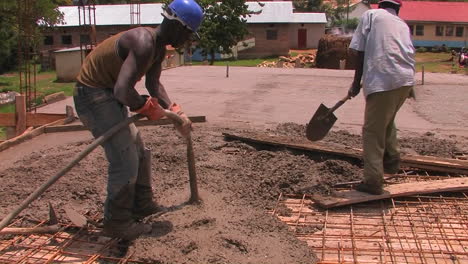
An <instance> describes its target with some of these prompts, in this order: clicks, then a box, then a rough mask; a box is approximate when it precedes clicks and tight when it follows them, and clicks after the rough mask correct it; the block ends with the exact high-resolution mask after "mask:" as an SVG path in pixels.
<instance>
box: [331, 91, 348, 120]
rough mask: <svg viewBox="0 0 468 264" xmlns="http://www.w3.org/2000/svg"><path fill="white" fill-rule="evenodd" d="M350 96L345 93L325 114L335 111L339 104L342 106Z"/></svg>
mask: <svg viewBox="0 0 468 264" xmlns="http://www.w3.org/2000/svg"><path fill="white" fill-rule="evenodd" d="M350 98H351V96H349V95H346V96H345V97H343V99H341V100H340V101H338V103H336V104H335V105H334V106H333V107H332V108H330V110H328V113H327V116H328V115H329V114H331V113H333V112H335V110H336V109H338V108H339V107H340V106H342V105H343V104H344V103H345V102H346V101H348V100H349V99H350Z"/></svg>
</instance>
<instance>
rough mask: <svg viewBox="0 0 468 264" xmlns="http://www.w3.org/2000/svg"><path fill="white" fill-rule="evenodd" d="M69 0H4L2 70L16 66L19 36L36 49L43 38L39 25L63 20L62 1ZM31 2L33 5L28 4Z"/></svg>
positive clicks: (0, 8)
mask: <svg viewBox="0 0 468 264" xmlns="http://www.w3.org/2000/svg"><path fill="white" fill-rule="evenodd" d="M67 2H68V0H52V1H51V0H35V1H26V0H17V1H11V0H0V26H1V28H0V38H1V39H2V41H1V42H0V43H1V44H0V49H1V51H0V73H3V72H5V71H6V70H11V69H13V68H14V67H15V66H16V61H17V60H16V56H17V54H16V49H17V47H18V38H19V37H21V39H22V40H23V44H24V48H28V49H33V50H34V48H35V46H36V45H37V43H38V42H39V41H40V40H41V39H42V35H41V33H40V30H39V27H47V26H52V25H55V24H58V23H61V21H62V19H63V15H62V14H61V13H60V12H59V10H58V5H59V4H63V3H67ZM28 5H29V6H28Z"/></svg>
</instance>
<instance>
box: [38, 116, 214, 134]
mask: <svg viewBox="0 0 468 264" xmlns="http://www.w3.org/2000/svg"><path fill="white" fill-rule="evenodd" d="M189 119H190V121H192V123H203V122H206V117H205V116H190V117H189ZM169 124H172V121H171V120H169V119H159V120H156V121H151V120H139V121H137V122H135V125H136V126H138V127H139V126H160V125H169ZM86 129H87V128H86V127H85V126H83V125H82V124H75V125H61V126H47V127H46V128H45V133H55V132H72V131H81V130H86Z"/></svg>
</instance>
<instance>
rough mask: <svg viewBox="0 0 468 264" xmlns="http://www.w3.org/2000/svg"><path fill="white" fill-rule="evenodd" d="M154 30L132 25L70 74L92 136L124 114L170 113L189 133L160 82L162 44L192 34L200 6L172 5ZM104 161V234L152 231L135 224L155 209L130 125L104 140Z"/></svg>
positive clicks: (146, 156) (182, 0) (188, 1)
mask: <svg viewBox="0 0 468 264" xmlns="http://www.w3.org/2000/svg"><path fill="white" fill-rule="evenodd" d="M163 16H164V19H163V21H162V23H161V25H160V26H159V27H157V28H156V29H154V28H149V27H138V28H134V29H130V30H128V31H125V32H121V33H119V34H117V35H114V36H112V37H110V38H108V39H106V40H104V41H103V42H102V43H100V44H99V45H98V46H97V47H96V48H95V49H94V50H93V51H92V52H91V53H90V54H89V55H88V56H87V57H86V59H85V61H84V62H83V65H82V67H81V70H80V73H79V75H78V76H77V84H76V92H75V96H74V101H75V108H76V111H77V113H78V115H79V117H80V119H81V121H82V122H83V124H85V125H86V126H87V128H88V129H89V130H90V131H91V132H92V134H93V136H94V137H95V138H97V137H99V136H100V135H102V134H103V133H104V132H106V131H107V130H109V129H110V128H111V127H113V126H114V125H116V124H118V123H120V122H122V121H124V120H125V119H126V118H127V117H128V114H129V113H128V109H130V111H132V112H135V113H139V114H142V115H144V116H146V117H147V118H148V119H150V120H157V119H159V118H161V117H163V116H164V109H169V110H171V111H174V112H175V113H177V114H178V115H179V116H180V117H182V119H183V120H184V123H183V124H182V125H177V126H176V129H177V130H178V132H179V133H180V134H182V135H186V134H187V133H190V129H191V122H190V120H189V119H188V118H187V116H186V115H185V114H184V113H183V112H182V110H181V107H180V106H179V105H178V104H176V103H175V102H173V101H171V100H170V99H169V96H168V94H167V92H166V90H165V89H164V86H163V85H162V84H161V83H160V81H159V79H160V76H161V70H162V68H161V67H162V66H161V63H162V62H163V60H164V57H165V54H166V45H172V46H173V47H175V48H177V47H181V46H183V45H184V44H185V43H186V42H187V41H189V40H190V38H191V35H192V34H196V31H197V30H198V28H199V26H200V24H201V22H202V20H203V11H202V8H201V7H200V6H199V5H198V4H197V3H196V2H195V1H194V0H174V1H173V2H171V3H170V4H169V5H168V6H167V8H166V9H165V10H164V13H163ZM143 76H145V78H146V80H145V86H146V89H147V90H148V93H149V96H147V95H143V96H142V95H140V94H139V93H138V92H137V91H136V90H135V84H136V83H137V82H138V81H139V80H140V79H141V78H142V77H143ZM103 147H104V150H105V154H106V158H107V160H108V162H109V168H108V183H107V198H106V201H105V205H104V232H105V233H107V234H108V235H110V236H112V237H117V238H122V239H126V240H132V239H135V238H136V237H138V236H140V235H141V234H144V233H148V232H150V231H151V225H149V224H144V223H143V222H141V221H140V220H141V219H143V218H144V217H146V216H149V215H152V214H154V213H157V212H158V211H160V210H161V208H160V207H159V206H158V205H157V204H156V203H155V202H154V201H153V192H152V187H151V155H150V152H149V149H146V148H145V146H144V144H143V141H142V139H141V136H140V133H139V131H138V130H137V128H136V127H135V125H134V124H131V125H130V126H128V127H126V128H123V129H121V130H120V131H119V132H117V133H116V134H115V135H114V136H113V137H112V138H110V139H109V140H107V141H106V142H104V143H103Z"/></svg>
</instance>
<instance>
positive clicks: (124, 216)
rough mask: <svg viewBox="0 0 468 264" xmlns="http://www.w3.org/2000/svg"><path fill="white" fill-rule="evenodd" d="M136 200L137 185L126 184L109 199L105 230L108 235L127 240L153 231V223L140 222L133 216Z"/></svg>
mask: <svg viewBox="0 0 468 264" xmlns="http://www.w3.org/2000/svg"><path fill="white" fill-rule="evenodd" d="M134 200H135V185H134V184H126V185H124V186H123V187H122V188H121V189H120V191H119V192H118V193H117V195H116V196H115V197H113V199H112V200H110V201H109V205H108V206H109V217H108V218H105V219H104V227H103V231H104V233H105V234H106V235H109V236H111V237H115V238H121V239H125V240H134V239H135V238H137V237H139V236H141V235H143V234H146V233H149V232H151V225H148V224H144V223H140V222H137V221H135V220H134V219H133V218H132V208H133V203H134Z"/></svg>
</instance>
